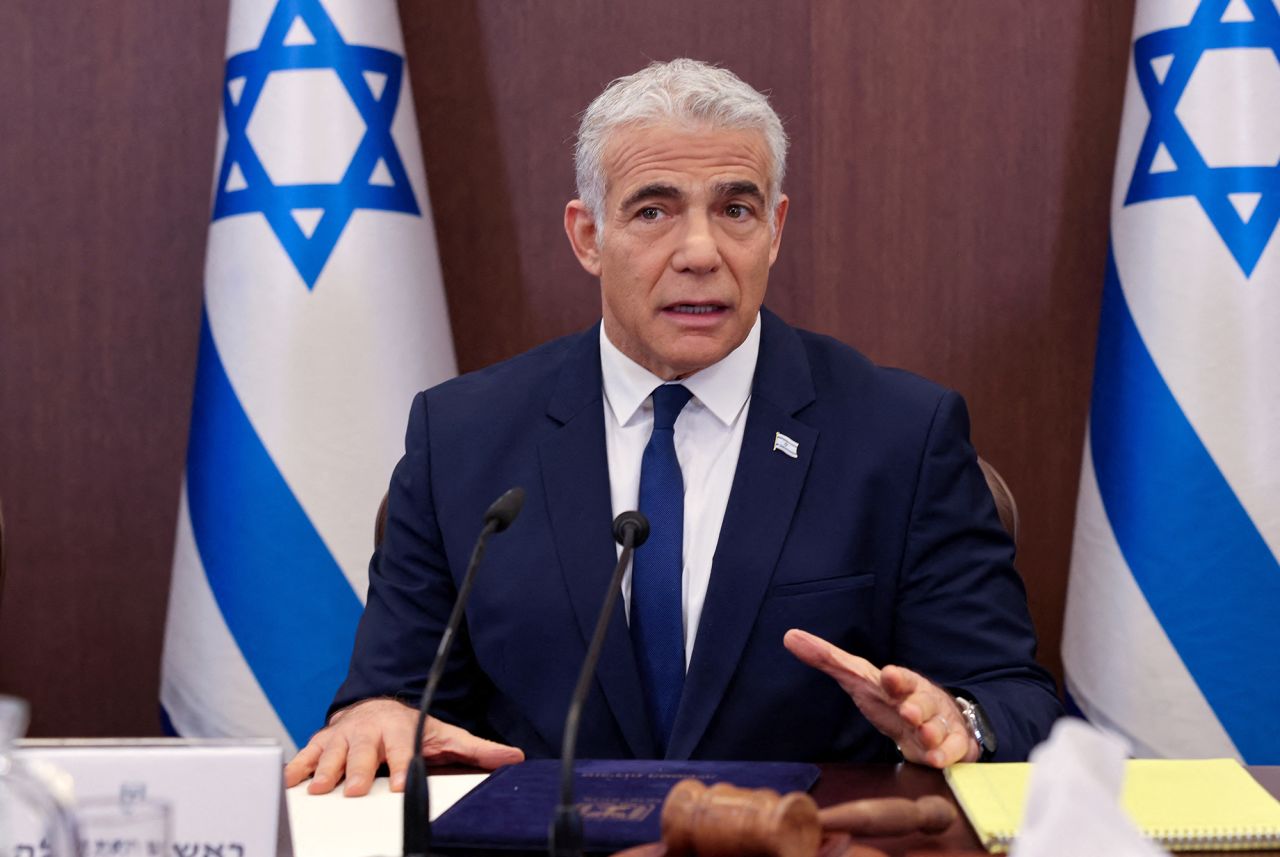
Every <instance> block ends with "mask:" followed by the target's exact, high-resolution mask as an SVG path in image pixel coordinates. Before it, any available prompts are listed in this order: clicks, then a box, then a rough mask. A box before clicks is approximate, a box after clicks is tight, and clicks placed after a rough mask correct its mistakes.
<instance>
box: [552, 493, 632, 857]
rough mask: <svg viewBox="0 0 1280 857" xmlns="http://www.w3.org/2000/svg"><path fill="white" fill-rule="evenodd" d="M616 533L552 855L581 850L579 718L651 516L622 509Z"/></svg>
mask: <svg viewBox="0 0 1280 857" xmlns="http://www.w3.org/2000/svg"><path fill="white" fill-rule="evenodd" d="M613 537H614V539H615V540H617V542H618V544H620V545H622V552H621V553H620V554H618V564H617V565H615V566H614V568H613V577H612V578H610V579H609V588H608V589H607V590H606V591H605V595H604V604H603V605H602V606H601V607H600V616H599V617H598V618H597V619H596V630H595V633H594V634H592V635H591V645H590V646H588V647H587V657H586V658H585V659H584V660H583V662H582V672H580V673H578V684H577V686H576V687H574V689H573V697H572V698H571V699H570V701H569V714H568V716H567V717H565V721H564V745H563V747H562V749H561V751H560V804H559V806H557V807H556V814H555V818H554V819H552V821H551V831H550V837H549V840H550V841H549V842H548V847H549V850H550V853H551V854H552V857H579V855H581V854H582V816H581V815H580V814H579V813H578V808H577V807H576V806H574V803H573V757H574V753H575V751H576V749H577V744H578V721H580V720H581V719H582V706H583V705H585V704H586V701H587V690H588V689H589V688H590V687H591V679H592V676H594V675H595V672H596V665H597V664H598V663H599V662H600V650H601V649H603V648H604V635H605V631H607V630H608V628H609V617H610V616H612V615H613V606H614V605H615V604H616V603H617V602H618V593H619V592H621V591H622V574H623V572H625V571H626V569H627V566H628V565H630V563H631V553H632V551H633V550H634V549H635V548H638V547H640V545H642V544H644V541H645V539H647V538H649V519H648V518H646V517H645V516H644V515H642V514H640V513H639V512H623V513H622V514H621V515H619V516H618V517H616V518H614V519H613Z"/></svg>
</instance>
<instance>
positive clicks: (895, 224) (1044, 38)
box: [0, 0, 1132, 735]
mask: <svg viewBox="0 0 1280 857" xmlns="http://www.w3.org/2000/svg"><path fill="white" fill-rule="evenodd" d="M0 5H2V8H0V80H5V81H6V82H8V84H9V85H7V86H6V87H4V88H0V117H3V120H0V121H3V122H4V133H3V134H0V499H3V502H4V507H5V513H6V522H7V524H8V530H9V536H10V540H11V548H12V554H11V562H10V569H9V578H10V579H9V582H8V585H7V587H6V592H5V597H4V601H3V606H2V607H0V691H8V692H16V693H19V694H21V695H24V696H28V697H30V698H31V699H32V700H33V702H34V703H35V711H36V719H35V723H34V727H33V731H34V732H36V733H38V734H45V735H58V734H91V735H107V734H153V733H154V732H155V730H156V728H157V722H156V716H155V712H156V701H155V700H156V696H157V683H158V664H159V647H160V640H161V637H162V629H163V622H164V609H165V601H166V598H167V588H168V574H169V563H170V555H171V550H172V540H173V526H174V519H175V516H176V502H177V496H178V487H179V484H180V479H181V469H182V460H183V453H184V450H185V445H186V432H187V424H188V418H189V408H190V395H191V386H192V379H193V370H194V365H193V364H194V358H195V341H196V333H197V329H198V318H199V305H200V280H201V270H202V259H203V246H204V239H205V232H206V228H207V218H208V199H209V185H210V176H211V172H212V158H213V153H214V143H215V131H216V126H217V106H218V105H217V92H218V85H219V81H220V78H221V74H222V71H221V56H222V50H223V38H224V28H225V8H224V6H223V4H220V3H200V4H171V3H165V2H161V0H138V1H137V2H133V3H128V4H96V5H95V4H89V5H86V6H83V7H82V8H77V11H76V13H75V14H74V15H72V14H69V13H68V12H66V11H65V10H64V9H63V8H62V7H61V6H59V5H58V4H45V3H40V2H37V1H36V0H11V2H8V3H5V4H0ZM1131 15H1132V3H1131V2H1130V0H1121V2H1115V0H1062V2H1058V3H1034V4H1032V3H1025V2H1018V0H984V2H982V3H977V2H971V3H937V2H932V0H898V2H893V3H888V2H882V0H810V2H794V3H779V2H773V0H739V2H727V0H704V2H699V3H687V2H677V0H651V2H647V3H644V4H635V3H622V2H609V3H601V2H597V0H554V2H553V0H476V2H453V0H402V2H401V16H402V20H403V23H404V27H405V40H406V46H407V52H408V57H409V64H410V72H411V76H412V84H413V87H414V96H415V100H416V106H417V111H418V118H419V123H420V127H421V129H422V135H423V147H424V152H425V160H426V165H427V170H428V183H429V186H430V196H431V202H432V207H433V210H434V215H435V220H436V223H437V232H438V236H439V244H440V249H441V255H442V260H441V261H442V266H443V269H444V274H445V282H446V288H447V291H448V296H449V305H450V316H451V320H452V323H453V329H454V335H455V339H456V342H457V350H458V357H459V363H460V365H461V367H462V368H463V369H474V368H477V367H480V366H483V365H486V364H488V363H491V362H493V361H495V360H498V359H501V358H503V357H507V356H510V355H512V354H515V353H517V352H519V351H521V350H524V349H525V348H528V347H530V346H532V345H534V344H536V343H538V342H541V341H543V340H545V339H547V338H550V337H553V336H558V335H561V334H564V333H568V332H570V331H573V330H578V329H580V328H582V327H584V326H586V325H588V324H590V323H591V322H593V321H594V320H595V319H596V318H597V317H598V314H599V297H598V293H597V286H596V284H595V282H594V281H593V280H592V279H591V278H590V277H588V276H587V275H586V274H585V273H583V272H582V271H581V270H580V269H579V268H578V266H577V263H576V262H575V261H574V259H573V257H572V255H571V254H570V252H569V248H568V246H567V243H566V241H565V239H564V236H563V232H562V229H561V226H560V223H561V211H562V208H563V205H564V202H565V201H566V200H567V199H568V198H569V197H570V196H571V195H572V192H573V175H572V167H571V163H570V157H571V145H572V134H573V131H574V128H575V126H576V121H575V118H574V117H575V114H576V113H577V112H578V111H580V110H581V109H582V108H583V107H584V106H585V105H586V103H587V102H588V101H589V100H590V98H591V97H592V96H594V95H595V94H596V93H597V92H598V91H599V89H600V88H601V87H602V86H603V85H604V84H605V83H606V82H607V81H608V80H610V79H611V78H613V77H615V76H617V75H620V74H625V73H627V72H630V71H632V70H634V69H636V68H638V67H639V66H641V65H643V64H644V63H645V62H646V61H648V60H649V59H651V58H652V59H666V58H670V57H673V56H678V55H691V56H697V57H700V58H704V59H708V60H712V61H715V62H720V63H723V64H725V65H728V66H729V67H731V68H733V69H734V70H735V71H737V72H738V73H739V74H741V76H742V77H744V78H745V79H746V80H748V81H749V82H751V83H752V84H754V85H756V86H758V87H761V88H765V89H771V90H772V91H773V98H774V103H775V105H776V106H777V108H778V110H779V112H780V113H781V114H782V116H783V118H784V120H785V121H786V124H787V127H788V130H789V132H790V133H791V135H792V141H793V148H792V157H791V159H790V174H789V178H788V182H787V188H786V190H787V192H788V193H789V194H790V195H791V196H792V200H793V202H792V210H791V215H790V217H789V220H788V225H787V233H786V236H785V240H784V245H783V251H782V256H781V258H780V260H779V262H778V264H777V265H776V266H775V268H774V272H773V277H772V279H771V283H772V285H771V291H770V296H769V301H768V303H769V304H770V305H771V306H772V307H773V308H774V309H775V310H777V311H778V312H780V313H781V314H782V315H783V316H784V317H786V318H788V319H789V320H791V321H792V322H794V323H796V324H800V325H802V326H806V327H810V328H813V329H817V330H821V331H824V332H827V333H831V334H833V335H836V336H838V337H840V338H842V339H844V340H846V341H848V342H851V343H853V344H854V345H856V346H857V347H859V348H861V349H862V350H863V351H865V352H866V353H868V354H869V355H870V356H872V357H873V358H874V359H876V360H877V361H879V362H883V363H888V364H894V365H899V366H905V367H907V368H910V369H913V370H916V371H919V372H921V373H923V374H926V375H929V376H930V377H933V378H936V379H937V380H940V381H942V382H944V383H947V384H949V385H951V386H954V387H956V388H957V389H959V390H960V391H961V392H963V393H964V394H965V395H966V397H967V398H968V400H969V403H970V406H971V411H972V414H973V423H974V437H975V440H976V442H977V445H978V447H979V449H980V450H981V451H982V452H983V454H984V455H986V456H987V457H988V458H990V459H991V460H992V461H993V462H994V463H995V464H996V465H997V466H998V467H999V468H1000V469H1001V470H1002V471H1003V472H1004V473H1005V475H1006V477H1007V478H1008V479H1009V481H1010V483H1011V484H1012V486H1013V488H1014V490H1015V492H1016V493H1017V494H1018V497H1019V499H1020V501H1021V503H1022V511H1023V526H1024V531H1025V536H1024V539H1023V546H1022V552H1021V567H1022V569H1023V572H1024V575H1025V577H1026V579H1027V582H1028V589H1029V592H1030V597H1031V601H1032V605H1033V611H1034V613H1035V616H1036V619H1037V623H1038V626H1039V629H1040V632H1041V636H1042V641H1043V646H1042V658H1043V659H1044V661H1045V663H1046V664H1049V665H1050V666H1051V667H1053V668H1054V669H1055V670H1056V669H1057V668H1058V654H1057V651H1058V648H1057V642H1058V635H1059V632H1060V626H1061V612H1062V598H1063V591H1064V587H1065V577H1066V566H1067V554H1068V551H1069V547H1070V534H1071V525H1072V518H1073V510H1074V498H1075V488H1076V477H1077V470H1078V467H1079V458H1080V449H1081V442H1082V436H1083V427H1084V418H1085V410H1086V407H1087V399H1088V386H1089V377H1090V371H1091V366H1092V349H1093V339H1094V333H1095V328H1096V317H1097V303H1098V296H1099V294H1100V291H1101V278H1102V271H1103V259H1104V251H1105V242H1106V231H1105V230H1106V210H1107V198H1108V193H1109V187H1110V175H1111V165H1112V158H1113V152H1114V145H1115V138H1116V131H1117V128H1118V123H1119V110H1120V100H1121V95H1122V92H1121V90H1122V87H1123V79H1124V66H1125V62H1126V53H1127V40H1128V31H1129V26H1130V19H1131ZM354 513H356V514H361V513H362V512H354Z"/></svg>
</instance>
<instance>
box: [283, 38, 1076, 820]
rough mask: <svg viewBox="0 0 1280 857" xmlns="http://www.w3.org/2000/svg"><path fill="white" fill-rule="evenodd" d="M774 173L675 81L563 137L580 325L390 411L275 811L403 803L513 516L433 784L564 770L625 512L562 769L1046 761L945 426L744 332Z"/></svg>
mask: <svg viewBox="0 0 1280 857" xmlns="http://www.w3.org/2000/svg"><path fill="white" fill-rule="evenodd" d="M785 157H786V136H785V134H784V133H783V131H782V126H781V123H780V122H779V120H778V118H777V115H776V114H775V113H774V111H773V110H772V108H770V107H769V105H768V102H767V100H766V99H765V98H764V96H763V95H761V94H760V93H758V92H756V91H755V90H754V89H752V88H751V87H749V86H747V85H746V84H745V83H743V82H742V81H741V80H739V79H738V78H737V77H735V76H734V75H733V74H732V73H730V72H728V71H726V70H723V69H716V68H712V67H710V66H707V65H704V64H702V63H698V62H694V61H691V60H675V61H673V62H670V63H664V64H659V63H655V64H653V65H651V66H650V67H648V68H646V69H644V70H642V71H640V72H637V73H636V74H634V75H631V76H629V77H626V78H621V79H619V80H617V81H614V82H613V83H612V84H610V86H609V87H608V88H607V89H606V90H605V91H604V92H603V93H602V94H601V95H600V96H599V97H598V98H597V99H596V100H595V101H594V102H593V103H592V105H591V106H590V107H589V108H588V110H587V112H586V113H585V114H584V116H583V119H582V125H581V128H580V130H579V138H578V145H577V151H576V163H577V172H578V194H579V197H578V199H575V200H573V201H571V202H570V203H569V204H568V205H567V207H566V209H565V230H566V232H567V234H568V236H569V241H570V244H571V245H572V247H573V251H574V253H575V254H576V255H577V258H578V260H579V262H580V263H581V264H582V266H583V267H584V268H585V269H586V270H587V271H588V272H590V273H591V274H592V275H594V276H596V277H598V278H599V279H600V283H601V295H602V315H603V319H602V323H601V324H600V325H598V326H596V327H593V328H592V329H591V330H589V331H587V332H585V333H581V334H578V335H574V336H569V337H565V338H564V339H560V340H557V341H554V342H551V343H549V344H547V345H544V346H542V347H540V348H537V349H535V350H533V351H531V352H528V353H526V354H524V355H521V356H519V357H516V358H514V359H512V360H509V361H506V362H504V363H501V364H498V365H497V366H493V367H490V368H489V369H485V370H483V371H480V372H475V373H472V374H470V375H465V376H463V377H461V378H457V379H455V380H453V381H449V382H447V383H445V384H442V385H440V386H439V387H436V388H434V389H432V390H428V391H427V392H425V393H422V394H420V395H419V396H418V397H417V399H416V400H415V401H414V403H413V407H412V409H411V412H410V418H409V428H408V432H407V435H406V448H405V456H404V458H403V459H402V460H401V461H400V463H399V465H397V467H396V470H395V473H394V475H393V477H392V482H391V489H390V503H389V507H388V509H389V514H388V521H387V530H386V537H385V540H384V542H383V545H382V546H381V548H380V550H379V551H378V553H376V554H375V556H374V559H373V562H372V564H371V566H370V587H369V597H368V603H367V606H366V610H365V614H364V617H363V619H362V620H361V623H360V628H359V631H358V634H357V639H356V646H355V652H354V654H353V657H352V663H351V670H350V673H349V675H348V677H347V680H346V682H345V683H344V684H343V686H342V688H341V689H340V690H339V692H338V695H337V698H336V699H335V702H334V706H333V709H332V713H331V717H330V720H329V725H328V726H327V727H326V728H324V729H322V730H321V731H320V732H318V733H317V734H316V735H315V737H314V738H313V739H312V740H311V742H310V743H309V744H308V745H307V746H306V747H305V748H303V750H302V751H301V752H300V753H299V754H298V755H297V756H296V757H295V758H294V760H293V761H292V762H290V764H289V766H288V769H287V771H286V779H287V781H288V783H289V784H290V785H292V784H294V783H296V782H300V781H301V780H302V779H304V778H305V777H307V776H309V775H312V774H314V779H313V781H312V784H311V786H310V790H311V791H313V792H324V791H328V790H330V789H332V788H333V787H334V786H335V785H336V784H337V783H338V782H339V781H340V780H341V779H342V778H343V776H344V774H345V778H346V788H345V791H346V793H347V794H350V795H355V794H362V793H364V792H365V791H367V790H368V788H369V786H370V784H371V781H372V776H373V773H374V771H375V770H376V768H377V767H378V765H379V764H380V763H381V762H383V761H386V762H387V763H388V765H389V767H390V770H391V774H392V787H393V788H397V789H398V788H401V787H402V785H403V781H404V771H405V769H406V767H407V764H408V761H409V757H410V753H411V745H412V733H413V727H414V722H415V717H416V713H415V711H414V710H413V707H412V706H413V705H415V704H416V702H417V698H418V697H419V695H420V694H421V691H422V687H423V685H424V683H425V678H426V673H427V670H428V666H429V664H430V661H431V658H432V656H433V654H434V652H435V651H436V646H437V643H438V641H439V636H440V632H441V629H442V628H443V626H444V623H445V621H446V619H447V617H448V614H449V611H450V609H451V606H452V603H453V600H454V597H455V594H456V587H457V584H458V582H459V579H460V576H461V574H462V571H463V569H464V568H465V565H466V562H467V559H468V556H469V553H470V550H471V545H472V541H473V540H474V538H475V535H476V532H477V530H478V528H479V525H480V521H481V518H482V516H483V513H484V511H485V509H486V507H487V506H488V505H489V503H490V502H492V500H493V499H494V498H495V497H497V496H498V495H499V494H501V493H502V491H503V490H505V489H506V488H508V487H509V486H512V485H520V486H522V487H523V488H524V489H525V491H526V495H527V499H526V501H525V505H524V509H523V511H522V513H521V515H520V518H519V519H518V520H517V521H516V523H515V524H513V525H512V527H511V528H510V530H509V531H508V532H507V533H504V534H503V535H502V536H499V537H497V538H495V539H494V540H493V541H492V542H491V543H490V547H489V551H488V554H487V555H486V559H485V568H484V569H483V572H482V576H481V578H480V581H479V582H478V584H477V586H476V588H475V590H474V592H473V596H472V600H471V602H470V604H469V606H468V609H467V624H466V633H465V634H464V635H463V636H462V637H461V638H460V639H459V641H458V644H457V645H456V646H455V650H454V651H455V655H454V656H453V658H452V659H451V662H450V664H449V668H448V671H447V672H446V675H445V678H444V680H443V682H442V683H441V687H440V692H439V696H438V699H437V704H436V706H435V708H434V710H433V711H432V714H433V716H432V717H431V718H430V719H429V720H428V724H427V727H426V728H427V732H426V734H425V739H424V753H425V754H426V755H427V756H428V758H429V759H430V760H433V761H440V762H453V761H460V762H465V763H469V764H474V765H478V766H481V767H496V766H498V765H501V764H507V763H510V762H514V761H518V760H519V759H521V758H524V756H525V755H526V754H528V755H530V756H548V755H554V754H555V753H556V752H557V750H558V748H559V746H560V742H561V737H562V734H561V730H562V729H563V724H564V716H565V711H566V708H567V705H568V700H569V696H570V693H571V690H572V687H573V683H574V680H575V677H576V674H577V671H578V669H579V666H580V664H581V662H582V658H583V656H584V654H585V649H586V641H587V640H588V639H589V637H590V633H591V630H592V627H593V625H594V622H595V616H596V613H597V611H598V610H599V608H600V605H601V603H602V601H603V598H604V595H605V586H606V583H607V582H608V578H609V574H610V571H611V569H612V566H613V563H614V559H615V557H616V553H615V551H616V546H615V545H614V543H613V541H612V537H611V533H610V521H611V519H612V517H613V515H614V513H617V512H621V511H624V510H626V509H632V508H636V507H637V505H638V506H639V508H640V509H641V510H642V511H645V512H646V514H648V515H649V516H650V517H651V519H653V520H654V521H655V525H654V532H653V535H652V536H651V537H650V541H649V542H648V543H646V544H645V545H644V546H642V547H641V548H639V550H638V551H637V553H636V557H635V564H634V568H633V570H632V572H631V573H630V574H629V575H628V578H627V579H626V580H625V581H624V585H623V596H624V598H623V603H622V604H620V605H619V606H618V609H617V611H616V612H615V614H614V616H613V617H612V624H611V626H610V630H609V634H608V637H607V642H606V646H605V651H604V656H603V659H602V661H601V664H600V668H599V671H598V674H597V681H596V684H595V686H594V687H593V689H592V692H591V695H590V697H589V698H588V701H587V706H586V709H585V712H584V717H583V727H582V733H581V735H580V737H579V742H578V747H579V753H580V755H582V756H583V757H597V758H632V757H636V758H645V757H659V758H661V757H666V758H674V759H683V758H738V759H792V760H844V759H849V760H858V759H861V760H875V759H883V760H890V759H898V758H906V759H907V760H909V761H913V762H919V763H922V764H928V765H932V766H935V767H944V766H946V765H949V764H952V763H954V762H957V761H962V760H976V759H980V758H996V759H1020V758H1025V757H1026V754H1027V753H1028V751H1029V750H1030V748H1031V747H1032V746H1033V745H1034V744H1035V743H1037V742H1038V741H1039V740H1041V739H1042V738H1043V737H1044V736H1045V735H1046V734H1047V731H1048V728H1049V726H1050V724H1051V722H1052V721H1053V719H1054V718H1055V717H1056V716H1057V715H1058V714H1059V713H1060V709H1059V705H1058V701H1057V697H1056V693H1055V689H1054V686H1053V682H1052V680H1051V679H1050V678H1049V676H1048V675H1047V674H1046V673H1045V672H1044V670H1043V669H1041V668H1040V667H1038V666H1037V665H1036V663H1035V660H1034V654H1035V636H1034V632H1033V630H1032V628H1031V622H1030V618H1029V615H1028V612H1027V605H1026V596H1025V592H1024V590H1023V587H1022V583H1021V580H1020V579H1019V577H1018V575H1017V572H1016V571H1015V570H1014V568H1013V565H1012V559H1013V545H1012V543H1011V542H1010V540H1009V537H1008V535H1007V534H1006V533H1005V532H1004V530H1003V529H1002V528H1001V526H1000V523H999V520H998V518H997V515H996V512H995V508H994V504H993V502H992V499H991V495H990V493H989V492H988V490H987V488H986V484H985V482H984V480H983V477H982V475H981V472H980V470H979V467H978V465H977V461H976V456H975V454H974V451H973V449H972V447H971V446H970V445H969V442H968V417H967V413H966V411H965V408H964V404H963V402H962V401H961V399H960V398H959V396H957V395H956V394H955V393H953V392H950V391H947V390H945V389H943V388H940V387H938V386H936V385H934V384H932V383H930V382H928V381H925V380H923V379H920V378H918V377H915V376H913V375H910V374H908V373H905V372H899V371H895V370H887V369H881V368H878V367H876V366H874V365H872V364H871V363H870V362H868V361H867V360H866V359H865V358H863V357H862V356H861V355H859V354H858V353H857V352H855V351H853V350H852V349H850V348H848V347H847V346H844V345H842V344H840V343H838V342H836V341H834V340H831V339H829V338H826V337H822V336H817V335H815V334H811V333H807V332H803V331H799V330H796V329H794V328H791V327H789V326H788V325H786V324H785V323H784V322H782V321H781V320H780V319H778V318H777V317H776V316H774V315H772V314H771V313H769V312H768V311H767V310H764V309H762V306H761V305H762V302H763V300H764V296H765V289H766V285H767V282H768V273H769V269H770V267H771V266H772V264H773V262H774V260H775V259H776V258H777V254H778V250H779V247H780V244H781V240H782V233H783V226H784V225H785V222H786V216H787V210H788V206H789V200H788V198H787V197H786V196H785V195H784V194H782V192H781V185H782V179H783V174H784V171H785ZM646 506H647V507H648V508H646ZM877 664H882V665H885V666H883V667H877V666H876V665H877ZM815 668H816V669H815ZM833 679H834V680H833Z"/></svg>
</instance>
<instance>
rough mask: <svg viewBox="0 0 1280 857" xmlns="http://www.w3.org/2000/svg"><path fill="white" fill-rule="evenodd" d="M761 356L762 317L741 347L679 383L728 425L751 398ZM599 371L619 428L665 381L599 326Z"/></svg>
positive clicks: (607, 399) (758, 318) (752, 326)
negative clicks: (626, 352) (624, 349)
mask: <svg viewBox="0 0 1280 857" xmlns="http://www.w3.org/2000/svg"><path fill="white" fill-rule="evenodd" d="M759 356H760V314H759V313H757V314H756V320H755V323H754V324H752V325H751V330H750V331H749V332H748V333H747V338H746V339H744V340H743V341H742V344H741V345H739V346H738V347H737V348H735V349H733V350H732V351H730V352H729V353H728V354H726V355H725V356H724V357H723V358H722V359H721V360H720V361H719V362H718V363H714V364H712V365H711V366H708V367H707V368H706V369H703V370H701V371H699V372H695V373H693V374H692V375H690V376H689V377H688V378H685V379H683V380H682V381H681V382H680V383H681V384H684V385H685V387H687V388H688V389H689V392H691V393H693V395H694V397H695V398H696V399H697V400H698V401H699V402H701V403H702V404H703V405H704V406H705V407H706V408H707V410H709V411H711V413H712V414H714V415H715V417H716V419H718V420H720V422H722V423H724V424H725V425H729V424H730V423H732V422H733V421H734V419H735V418H736V417H737V416H738V413H739V412H740V411H741V410H742V406H743V405H745V404H746V402H747V399H749V398H750V397H751V382H752V380H753V379H754V378H755V374H756V361H757V359H758V358H759ZM600 370H601V374H602V376H603V378H604V397H605V401H606V402H608V404H609V408H610V409H611V410H612V411H613V416H614V418H615V419H616V420H617V421H618V424H619V425H626V424H627V423H629V422H630V421H631V420H632V419H633V418H634V417H635V415H636V412H637V411H639V410H640V406H641V405H643V404H644V403H645V400H646V399H648V398H649V395H650V394H651V393H652V392H653V388H654V387H657V386H658V385H659V384H662V383H664V381H663V380H662V379H661V378H659V377H658V376H657V375H655V374H653V373H652V372H650V371H649V370H648V369H646V368H644V367H643V366H641V365H640V364H639V363H637V362H635V361H634V360H632V359H631V358H630V357H628V356H627V355H625V354H623V353H622V352H621V351H619V350H618V347H617V346H615V345H614V344H613V343H612V342H610V341H609V337H608V336H606V335H605V332H604V325H603V324H602V325H600Z"/></svg>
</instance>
